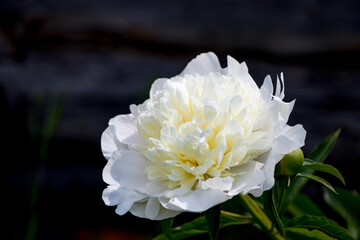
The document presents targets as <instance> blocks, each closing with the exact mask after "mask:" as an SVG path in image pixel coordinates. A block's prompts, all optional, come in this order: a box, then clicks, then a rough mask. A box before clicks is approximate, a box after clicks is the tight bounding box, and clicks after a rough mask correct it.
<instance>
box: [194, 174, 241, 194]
mask: <svg viewBox="0 0 360 240" xmlns="http://www.w3.org/2000/svg"><path fill="white" fill-rule="evenodd" d="M233 181H234V180H233V178H231V177H226V178H220V177H214V178H209V179H208V180H206V181H199V183H198V189H203V190H207V189H211V190H221V191H229V190H230V189H231V186H232V184H233Z"/></svg>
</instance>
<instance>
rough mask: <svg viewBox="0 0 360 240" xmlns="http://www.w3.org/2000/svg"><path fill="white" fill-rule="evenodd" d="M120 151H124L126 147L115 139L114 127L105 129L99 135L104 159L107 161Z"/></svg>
mask: <svg viewBox="0 0 360 240" xmlns="http://www.w3.org/2000/svg"><path fill="white" fill-rule="evenodd" d="M121 149H122V150H124V149H126V146H125V145H124V144H121V143H120V142H119V141H117V139H116V138H115V127H114V126H109V127H107V128H106V129H105V131H104V132H103V133H102V135H101V150H102V153H103V155H104V157H105V158H106V159H107V160H109V158H111V156H112V155H113V154H114V152H116V151H118V150H121Z"/></svg>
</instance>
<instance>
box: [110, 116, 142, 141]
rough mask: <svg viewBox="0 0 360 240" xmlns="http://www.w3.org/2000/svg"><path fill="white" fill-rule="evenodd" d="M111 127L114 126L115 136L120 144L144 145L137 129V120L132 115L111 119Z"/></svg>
mask: <svg viewBox="0 0 360 240" xmlns="http://www.w3.org/2000/svg"><path fill="white" fill-rule="evenodd" d="M109 125H110V126H114V128H115V135H116V138H117V139H118V141H119V142H121V143H123V144H129V145H132V144H139V145H144V141H143V140H142V138H141V136H140V135H139V133H138V130H137V127H136V118H135V117H134V116H133V115H132V114H127V115H118V116H116V117H114V118H112V119H110V121H109Z"/></svg>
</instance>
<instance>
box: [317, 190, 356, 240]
mask: <svg viewBox="0 0 360 240" xmlns="http://www.w3.org/2000/svg"><path fill="white" fill-rule="evenodd" d="M336 190H337V191H338V193H339V195H336V194H334V193H332V192H330V191H326V189H325V192H324V199H325V202H326V203H327V204H328V205H329V206H330V207H332V208H333V209H334V210H335V211H336V212H337V213H338V214H339V215H340V216H342V217H343V218H344V219H345V220H346V222H347V225H348V229H349V231H350V233H351V234H352V235H353V237H354V238H356V239H358V238H359V237H360V208H359V206H360V195H359V194H356V193H353V192H350V191H348V190H346V189H343V188H336Z"/></svg>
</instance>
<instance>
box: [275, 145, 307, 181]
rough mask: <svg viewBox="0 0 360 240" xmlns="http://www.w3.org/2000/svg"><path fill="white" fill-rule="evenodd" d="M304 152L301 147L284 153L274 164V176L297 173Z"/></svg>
mask: <svg viewBox="0 0 360 240" xmlns="http://www.w3.org/2000/svg"><path fill="white" fill-rule="evenodd" d="M303 162H304V154H303V152H302V151H301V149H300V148H299V149H296V150H295V151H292V152H291V153H288V154H286V155H285V156H284V157H283V159H281V161H280V162H279V163H278V164H277V165H276V168H275V176H279V175H282V176H292V175H295V174H296V173H298V171H299V169H300V168H301V166H302V165H303Z"/></svg>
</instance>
